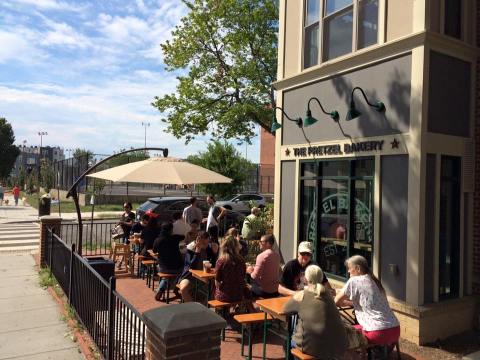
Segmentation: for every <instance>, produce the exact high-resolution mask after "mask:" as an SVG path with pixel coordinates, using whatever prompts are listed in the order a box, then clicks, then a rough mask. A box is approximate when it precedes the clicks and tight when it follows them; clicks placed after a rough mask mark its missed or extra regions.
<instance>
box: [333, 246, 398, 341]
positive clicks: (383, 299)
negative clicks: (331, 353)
mask: <svg viewBox="0 0 480 360" xmlns="http://www.w3.org/2000/svg"><path fill="white" fill-rule="evenodd" d="M345 263H346V266H347V269H348V273H349V274H350V278H349V279H348V281H347V282H346V284H345V286H344V287H343V288H342V290H340V291H339V292H338V293H337V296H336V297H335V303H336V304H337V306H352V305H353V308H354V309H355V316H356V317H357V321H358V324H359V325H355V327H356V328H357V329H358V330H360V331H361V332H362V333H363V335H364V336H365V337H366V338H367V340H368V342H369V343H372V344H376V345H390V346H391V347H392V348H393V344H394V343H396V342H397V341H398V338H399V337H400V324H399V322H398V320H397V318H396V317H395V315H394V314H393V311H392V310H391V309H390V306H389V305H388V301H387V296H386V295H385V289H384V288H383V286H382V283H381V282H380V280H378V279H377V277H376V276H375V275H373V274H372V271H371V270H370V267H369V266H368V262H367V260H366V259H365V258H364V257H363V256H360V255H354V256H352V257H350V258H349V259H347V261H346V262H345Z"/></svg>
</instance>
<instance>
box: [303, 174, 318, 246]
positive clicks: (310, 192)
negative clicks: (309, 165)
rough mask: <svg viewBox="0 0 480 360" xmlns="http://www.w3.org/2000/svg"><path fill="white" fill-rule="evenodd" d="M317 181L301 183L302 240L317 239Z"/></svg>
mask: <svg viewBox="0 0 480 360" xmlns="http://www.w3.org/2000/svg"><path fill="white" fill-rule="evenodd" d="M316 190H317V181H316V180H303V181H302V182H301V184H300V194H301V195H300V197H301V199H300V202H301V207H300V208H301V209H302V210H301V211H302V212H301V214H300V241H305V240H307V241H312V242H315V241H316V239H317V195H316Z"/></svg>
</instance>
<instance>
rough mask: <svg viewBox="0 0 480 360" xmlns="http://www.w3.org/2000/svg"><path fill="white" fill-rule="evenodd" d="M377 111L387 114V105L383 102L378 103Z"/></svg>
mask: <svg viewBox="0 0 480 360" xmlns="http://www.w3.org/2000/svg"><path fill="white" fill-rule="evenodd" d="M374 108H375V110H377V111H378V112H385V111H386V108H385V104H384V103H383V102H381V101H377V103H376V104H375V106H374Z"/></svg>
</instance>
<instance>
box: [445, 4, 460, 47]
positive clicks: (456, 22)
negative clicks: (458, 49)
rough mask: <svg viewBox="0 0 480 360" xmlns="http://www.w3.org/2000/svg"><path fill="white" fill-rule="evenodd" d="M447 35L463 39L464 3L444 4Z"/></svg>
mask: <svg viewBox="0 0 480 360" xmlns="http://www.w3.org/2000/svg"><path fill="white" fill-rule="evenodd" d="M444 13H445V22H444V29H443V31H444V32H445V35H448V36H451V37H454V38H457V39H461V38H462V1H461V0H445V3H444Z"/></svg>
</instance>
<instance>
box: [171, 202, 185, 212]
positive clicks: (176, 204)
mask: <svg viewBox="0 0 480 360" xmlns="http://www.w3.org/2000/svg"><path fill="white" fill-rule="evenodd" d="M189 205H190V202H189V201H188V200H183V201H177V202H174V203H173V204H172V205H170V206H169V207H168V208H167V210H168V211H180V212H182V211H183V209H185V208H186V207H187V206H189Z"/></svg>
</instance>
